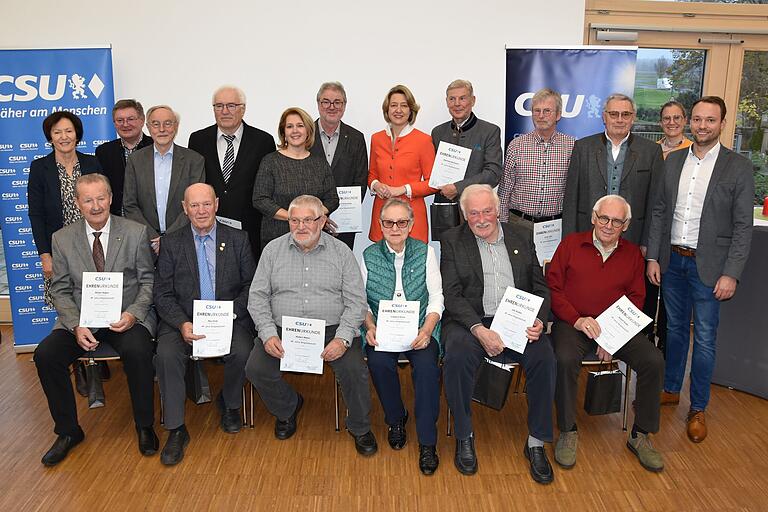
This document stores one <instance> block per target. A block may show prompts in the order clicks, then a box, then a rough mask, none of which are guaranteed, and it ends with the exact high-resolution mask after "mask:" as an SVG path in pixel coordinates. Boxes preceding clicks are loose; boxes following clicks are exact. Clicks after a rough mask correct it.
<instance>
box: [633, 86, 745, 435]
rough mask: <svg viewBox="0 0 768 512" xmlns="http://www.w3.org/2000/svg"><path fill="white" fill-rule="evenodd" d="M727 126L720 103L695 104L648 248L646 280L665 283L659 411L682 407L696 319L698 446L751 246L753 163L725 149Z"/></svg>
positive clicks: (691, 418)
mask: <svg viewBox="0 0 768 512" xmlns="http://www.w3.org/2000/svg"><path fill="white" fill-rule="evenodd" d="M724 126H725V102H724V101H723V100H722V99H721V98H718V97H717V96H705V97H703V98H701V99H699V100H698V101H697V102H696V103H694V104H693V108H692V109H691V134H692V135H693V140H694V142H693V145H692V146H691V147H690V148H688V149H684V150H680V151H675V152H674V153H671V154H670V155H669V156H668V157H667V160H666V173H665V175H664V179H663V182H662V184H661V187H660V191H659V200H658V202H657V203H656V205H655V207H654V208H653V217H652V221H651V230H650V238H649V242H648V253H647V258H648V268H647V274H648V278H649V279H650V281H651V282H652V283H654V284H656V285H659V283H660V282H661V281H662V280H663V281H664V286H663V287H662V293H663V294H664V303H665V304H666V307H667V358H666V370H665V375H664V391H662V394H661V403H662V405H665V404H677V403H678V402H679V400H680V388H681V387H682V384H683V378H684V377H685V365H686V362H687V360H688V347H689V344H690V325H691V310H692V309H693V312H694V314H693V317H694V323H693V357H692V361H691V389H690V395H691V408H690V410H689V412H688V428H687V431H688V438H689V439H690V440H691V441H693V442H694V443H698V442H701V441H703V440H704V438H705V437H706V436H707V427H706V423H705V421H704V410H705V409H706V407H707V404H708V403H709V388H710V384H711V382H712V371H713V369H714V367H715V347H716V334H717V325H718V322H719V320H720V302H721V301H724V300H728V299H730V298H731V297H733V294H734V293H735V292H736V285H737V283H738V280H739V277H740V276H741V272H742V270H743V269H744V265H745V264H746V262H747V257H748V255H749V248H750V244H751V242H752V224H753V206H752V204H753V201H754V197H755V183H754V178H753V176H752V164H751V162H750V161H749V160H747V159H746V158H744V157H742V156H740V155H738V154H736V153H734V152H733V151H731V150H729V149H727V148H725V147H723V146H721V145H720V132H721V131H722V129H723V127H724ZM662 278H663V279H662Z"/></svg>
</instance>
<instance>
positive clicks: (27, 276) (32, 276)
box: [24, 273, 43, 280]
mask: <svg viewBox="0 0 768 512" xmlns="http://www.w3.org/2000/svg"><path fill="white" fill-rule="evenodd" d="M42 278H43V274H40V273H34V274H24V279H27V280H29V279H42Z"/></svg>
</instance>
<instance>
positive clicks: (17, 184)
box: [11, 180, 27, 188]
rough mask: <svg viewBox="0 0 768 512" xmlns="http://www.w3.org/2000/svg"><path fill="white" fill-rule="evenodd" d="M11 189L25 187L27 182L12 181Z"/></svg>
mask: <svg viewBox="0 0 768 512" xmlns="http://www.w3.org/2000/svg"><path fill="white" fill-rule="evenodd" d="M11 186H12V187H13V188H23V187H26V186H27V180H13V181H11Z"/></svg>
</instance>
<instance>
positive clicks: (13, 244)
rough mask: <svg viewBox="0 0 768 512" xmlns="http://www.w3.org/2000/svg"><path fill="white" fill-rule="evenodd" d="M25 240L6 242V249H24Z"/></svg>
mask: <svg viewBox="0 0 768 512" xmlns="http://www.w3.org/2000/svg"><path fill="white" fill-rule="evenodd" d="M26 246H27V241H26V240H8V247H26Z"/></svg>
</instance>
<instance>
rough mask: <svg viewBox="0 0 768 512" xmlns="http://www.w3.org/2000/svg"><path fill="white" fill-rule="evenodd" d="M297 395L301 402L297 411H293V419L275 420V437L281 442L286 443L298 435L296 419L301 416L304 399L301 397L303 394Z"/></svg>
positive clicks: (297, 405)
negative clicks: (294, 435)
mask: <svg viewBox="0 0 768 512" xmlns="http://www.w3.org/2000/svg"><path fill="white" fill-rule="evenodd" d="M296 395H298V397H299V401H298V403H297V404H296V410H295V411H293V414H291V417H290V418H288V419H287V420H285V421H280V420H279V419H275V437H276V438H278V439H280V440H281V441H285V440H286V439H288V438H289V437H291V436H292V435H293V434H295V433H296V418H297V417H298V416H299V411H300V410H301V406H302V405H304V397H303V396H301V393H296Z"/></svg>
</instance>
